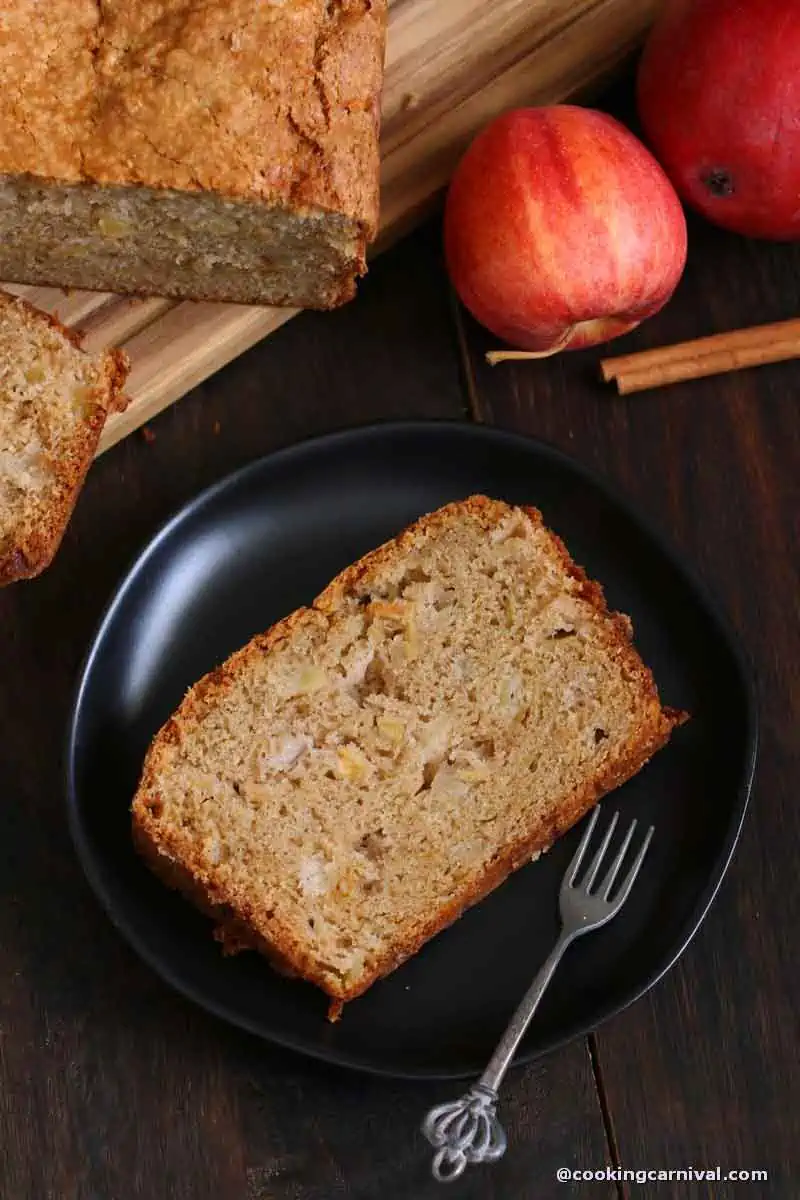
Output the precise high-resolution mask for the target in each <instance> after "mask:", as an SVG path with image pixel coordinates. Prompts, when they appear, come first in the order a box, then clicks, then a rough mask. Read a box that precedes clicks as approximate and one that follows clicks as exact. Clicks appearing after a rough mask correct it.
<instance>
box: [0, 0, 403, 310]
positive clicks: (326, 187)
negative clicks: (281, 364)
mask: <svg viewBox="0 0 800 1200" xmlns="http://www.w3.org/2000/svg"><path fill="white" fill-rule="evenodd" d="M385 10H386V2H385V0H225V3H220V4H211V3H208V0H147V3H143V2H141V0H114V3H102V4H98V3H97V0H48V3H46V4H45V3H41V2H40V0H15V3H14V4H8V5H4V7H3V15H2V30H1V31H0V75H1V76H2V79H3V87H2V89H0V278H1V279H5V280H8V281H14V282H23V283H40V284H60V285H66V286H70V287H79V288H94V289H101V290H108V291H114V292H133V293H143V294H154V295H165V296H175V297H188V298H194V299H210V300H233V301H240V302H243V303H247V304H286V305H292V306H307V307H313V308H330V307H332V306H333V305H336V304H340V303H342V302H343V301H345V300H347V299H349V298H350V297H351V296H352V295H353V293H354V289H355V279H356V277H357V276H358V275H359V274H361V273H363V271H364V269H365V249H366V245H367V242H368V241H369V240H370V239H371V238H372V237H373V235H374V233H375V229H376V225H377V216H378V166H379V164H378V116H379V97H380V88H381V82H382V71H383V47H384V36H385V22H386V11H385Z"/></svg>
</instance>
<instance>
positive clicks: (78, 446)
mask: <svg viewBox="0 0 800 1200" xmlns="http://www.w3.org/2000/svg"><path fill="white" fill-rule="evenodd" d="M126 371H127V361H126V359H125V357H124V355H122V354H121V353H120V352H119V351H110V352H108V353H107V354H103V355H100V356H98V357H91V356H90V355H88V354H84V353H83V351H82V350H81V349H80V348H79V346H78V344H77V340H76V338H75V335H74V334H72V333H71V332H70V331H68V330H66V329H64V328H63V327H62V326H61V325H60V324H59V323H58V321H56V320H54V319H53V318H51V317H49V316H48V315H47V314H46V313H42V312H39V311H38V310H36V309H34V308H32V307H31V306H30V305H28V304H26V303H24V302H23V301H21V300H17V299H15V298H14V297H12V296H8V295H6V294H5V293H2V292H0V584H2V583H10V582H11V581H12V580H14V579H18V578H23V577H27V576H30V575H35V574H37V573H38V572H39V571H41V570H42V569H43V568H44V567H45V566H47V564H48V563H49V562H50V560H51V558H52V557H53V554H54V553H55V551H56V549H57V548H58V544H59V542H60V540H61V537H62V534H63V532H64V528H65V526H66V523H67V520H68V518H69V515H70V513H71V511H72V508H73V505H74V503H75V500H76V498H77V494H78V491H79V488H80V486H81V483H82V482H83V478H84V476H85V474H86V471H87V469H88V467H89V464H90V463H91V460H92V457H93V455H94V451H95V449H96V446H97V441H98V438H99V436H100V433H101V431H102V428H103V425H104V424H105V420H106V417H107V415H108V413H109V411H111V410H112V409H114V408H116V407H119V406H120V404H121V399H120V392H121V388H122V385H123V383H124V379H125V375H126Z"/></svg>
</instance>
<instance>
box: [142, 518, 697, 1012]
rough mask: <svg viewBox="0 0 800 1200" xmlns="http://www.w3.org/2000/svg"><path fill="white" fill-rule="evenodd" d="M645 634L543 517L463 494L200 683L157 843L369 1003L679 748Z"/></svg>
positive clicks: (167, 786)
mask: <svg viewBox="0 0 800 1200" xmlns="http://www.w3.org/2000/svg"><path fill="white" fill-rule="evenodd" d="M630 638H631V631H630V623H629V622H628V620H627V618H625V617H622V616H620V615H618V614H613V613H609V612H608V611H607V609H606V606H605V603H604V600H603V596H602V592H601V590H600V588H599V587H598V585H597V584H595V583H592V582H590V581H589V580H587V579H586V577H585V575H584V574H583V572H582V571H581V570H580V569H579V568H577V567H576V566H575V565H574V564H573V563H572V561H571V559H570V558H569V556H568V554H567V552H566V550H565V548H564V546H563V545H562V543H561V542H560V541H559V540H558V538H557V537H555V536H554V535H553V534H552V533H550V532H549V531H548V530H547V529H546V527H545V526H544V525H543V523H542V520H541V517H540V515H539V514H538V512H536V511H535V510H533V509H520V508H512V507H509V506H508V505H506V504H503V503H501V502H497V501H492V500H488V499H486V498H484V497H480V496H476V497H472V498H471V499H469V500H467V501H464V502H461V503H457V504H453V505H449V506H447V507H445V508H443V509H441V510H439V511H438V512H436V513H434V514H432V515H431V516H428V517H425V518H423V519H422V520H420V521H419V522H417V524H416V525H414V526H412V527H411V528H410V529H409V530H407V531H405V532H404V533H403V534H401V535H400V536H399V537H398V538H397V539H395V540H394V541H393V542H390V543H388V544H387V545H386V546H383V547H381V548H380V549H378V550H377V551H375V552H373V553H372V554H370V555H368V556H367V557H366V558H364V559H362V560H361V561H360V562H359V563H357V564H355V565H354V566H353V567H351V568H350V569H348V570H347V571H345V572H344V573H343V574H342V575H340V576H339V577H338V578H337V579H335V580H334V581H333V583H331V584H330V586H329V587H328V588H327V589H326V591H325V592H323V593H322V595H321V596H320V597H319V598H318V599H317V601H316V602H315V604H314V606H313V607H312V608H309V609H301V610H299V611H298V612H296V613H293V614H292V615H291V616H290V617H288V618H286V620H285V621H282V622H281V623H279V624H278V625H276V626H275V627H273V629H271V630H270V631H269V632H268V633H266V634H264V635H262V636H259V637H256V638H255V639H254V640H253V641H252V642H251V643H250V644H249V645H248V646H246V647H245V648H244V649H243V650H241V651H239V652H238V653H237V654H235V655H233V657H232V658H230V659H229V660H228V661H227V662H226V663H225V664H224V665H223V666H222V667H220V668H219V669H218V670H217V671H215V672H213V673H212V674H211V675H209V676H207V677H206V678H205V679H203V680H202V681H201V682H200V683H198V684H197V685H196V686H195V687H194V688H192V689H191V691H190V692H189V693H188V695H187V697H186V699H185V700H184V702H183V704H182V705H181V707H180V709H179V710H178V712H177V713H176V714H175V716H174V717H173V719H172V720H171V721H170V722H168V724H167V725H166V726H165V727H164V728H163V729H162V731H161V732H160V733H159V735H158V736H157V738H156V739H155V741H154V743H153V745H152V748H151V749H150V752H149V754H148V756H147V760H146V763H145V766H144V772H143V777H142V781H141V784H140V787H139V790H138V793H137V795H136V797H135V800H134V804H133V820H134V834H135V839H136V842H137V844H138V845H139V848H140V849H141V850H142V852H143V853H144V854H145V855H146V856H147V858H148V859H149V861H150V863H151V865H152V866H153V867H154V868H155V869H156V870H157V871H159V872H160V873H161V874H162V876H163V877H164V878H165V879H167V880H168V881H169V882H170V883H172V884H174V885H175V886H178V887H182V888H183V889H184V890H185V891H187V892H188V893H189V894H191V895H192V896H193V898H194V899H196V900H199V901H200V902H201V903H202V904H203V906H204V907H206V908H208V909H209V910H210V911H212V912H216V914H217V916H218V917H219V918H220V919H221V921H222V923H223V927H224V926H225V925H227V927H228V929H229V931H235V935H236V938H237V945H239V944H241V942H242V940H244V942H245V943H246V944H250V945H254V946H256V947H257V948H259V949H261V950H262V951H264V952H265V953H267V954H268V955H269V956H270V957H272V958H273V959H275V960H276V961H277V962H278V963H280V964H281V965H282V966H283V967H284V968H288V969H290V970H291V971H293V972H295V973H298V974H300V975H302V976H304V977H306V978H307V979H310V980H312V981H313V982H315V983H317V984H318V985H319V986H320V987H322V988H323V989H324V990H325V991H326V992H327V993H328V994H329V995H330V996H331V997H332V998H333V999H334V1001H335V1002H341V1001H343V1000H347V999H350V998H352V997H353V996H356V995H358V994H359V993H360V992H363V991H364V990H365V988H366V987H368V986H369V985H370V984H371V983H372V982H373V981H374V980H375V979H376V978H378V977H379V976H380V975H382V974H385V973H386V972H387V971H389V970H391V969H392V968H393V967H395V966H397V965H398V963H400V962H402V960H403V959H404V958H406V957H407V956H408V955H409V954H411V953H413V952H414V951H415V950H416V949H418V948H419V946H420V945H421V944H422V943H423V942H424V941H425V940H426V939H427V938H429V937H430V936H431V935H432V934H434V933H435V932H437V931H438V930H439V929H441V928H442V927H443V926H445V925H446V924H448V923H449V922H450V921H452V920H453V919H454V918H455V917H456V916H458V915H459V913H460V912H461V911H462V910H463V909H464V908H465V907H466V906H467V905H469V904H471V903H473V902H474V901H475V900H477V899H479V898H480V897H481V896H482V895H484V894H485V893H486V892H488V891H489V890H490V889H491V888H493V887H494V886H496V885H497V884H498V883H499V882H501V880H502V879H503V878H504V877H505V876H506V875H507V874H508V873H509V872H510V871H511V870H513V869H514V868H516V867H518V866H521V865H522V864H523V863H525V862H528V861H530V859H531V858H532V857H535V856H536V855H537V853H538V852H539V851H541V850H543V849H545V848H547V847H548V846H549V845H550V844H551V843H552V841H553V840H554V839H555V838H557V837H558V836H559V835H560V834H561V833H563V832H564V831H565V830H566V829H568V828H569V827H570V826H571V825H572V824H573V823H574V822H575V821H577V820H578V819H579V818H580V817H581V816H582V815H583V814H584V813H585V812H586V811H587V809H588V808H590V807H591V805H592V804H593V803H594V802H595V800H596V799H597V798H598V797H599V796H600V795H601V794H603V793H604V792H606V791H607V790H609V789H610V788H612V787H614V786H616V785H617V784H619V783H621V782H623V781H624V780H625V779H627V778H628V777H629V776H630V775H632V774H633V773H634V772H635V771H636V770H638V769H639V767H641V766H642V765H643V763H644V762H645V761H646V760H647V759H648V758H649V757H650V755H651V754H652V753H653V752H654V751H655V750H657V749H658V748H659V747H660V746H661V745H663V744H664V742H665V741H666V740H667V738H668V737H669V734H670V731H671V729H672V727H673V725H674V724H675V723H676V721H677V720H678V719H679V717H678V715H677V714H675V713H672V712H670V711H669V710H665V709H663V708H662V706H661V704H660V702H659V698H658V694H657V691H656V688H655V685H654V683H653V679H652V676H651V674H650V672H649V671H648V670H647V668H646V667H645V666H644V664H643V663H642V661H641V659H640V658H639V656H638V654H637V653H636V651H635V650H634V648H633V646H632V644H631V640H630ZM334 1007H336V1005H334Z"/></svg>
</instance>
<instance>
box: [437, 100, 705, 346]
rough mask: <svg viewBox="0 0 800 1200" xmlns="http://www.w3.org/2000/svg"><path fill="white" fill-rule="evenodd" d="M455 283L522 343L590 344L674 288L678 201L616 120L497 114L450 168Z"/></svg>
mask: <svg viewBox="0 0 800 1200" xmlns="http://www.w3.org/2000/svg"><path fill="white" fill-rule="evenodd" d="M445 254H446V258H447V266H448V270H449V272H450V276H451V279H452V281H453V284H454V286H455V288H456V291H457V292H458V294H459V296H460V297H461V299H462V300H463V302H464V304H465V305H466V306H467V308H468V309H469V310H470V312H471V313H472V314H473V315H474V316H475V317H477V319H478V320H479V321H480V322H481V323H482V324H483V325H485V326H487V328H488V329H491V331H492V333H495V334H496V335H497V336H498V337H500V338H503V339H504V340H505V341H507V342H510V343H512V345H514V346H518V347H521V348H523V349H526V350H538V351H544V352H548V351H555V350H560V349H567V348H569V349H570V350H573V349H577V348H579V347H582V346H591V345H593V344H595V343H596V342H603V341H607V340H608V339H609V338H613V337H617V336H618V335H619V334H621V333H626V332H627V331H628V330H629V329H633V328H634V326H636V325H638V324H639V322H640V321H642V320H643V319H644V318H645V317H649V316H651V315H652V314H653V313H654V312H657V311H658V309H660V308H661V307H662V305H663V304H665V303H666V301H667V300H668V299H669V297H670V296H671V295H672V292H673V290H674V289H675V285H676V284H677V282H678V280H679V279H680V277H681V273H682V271H683V267H684V263H685V261H686V222H685V219H684V215H683V209H682V208H681V204H680V201H679V200H678V197H677V196H676V194H675V191H674V189H673V188H672V185H671V184H670V182H669V180H668V179H667V177H666V176H665V174H664V172H663V171H662V169H661V167H660V166H659V165H658V163H657V162H656V161H655V159H654V158H653V156H652V155H651V154H650V152H649V151H648V150H646V149H645V147H644V146H643V145H642V144H641V142H639V141H637V139H636V138H635V137H634V136H633V134H631V133H629V132H628V130H627V129H625V128H624V127H623V126H622V125H620V124H619V122H618V121H615V120H614V119H613V118H612V117H608V116H605V115H604V114H603V113H599V112H594V111H593V110H592V109H587V108H576V107H574V106H572V105H559V106H556V107H553V108H520V109H516V110H513V111H512V112H508V113H505V114H504V115H503V116H501V117H498V118H497V119H496V120H495V121H493V122H492V123H491V124H490V125H489V126H487V128H486V129H484V130H483V132H482V133H480V134H479V135H478V137H477V138H476V139H475V141H474V142H473V143H472V145H471V146H470V148H469V149H468V150H467V153H466V155H465V156H464V158H463V159H462V161H461V163H460V164H459V166H458V167H457V169H456V172H455V175H454V176H453V180H452V183H451V185H450V190H449V192H448V195H447V204H446V208H445Z"/></svg>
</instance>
